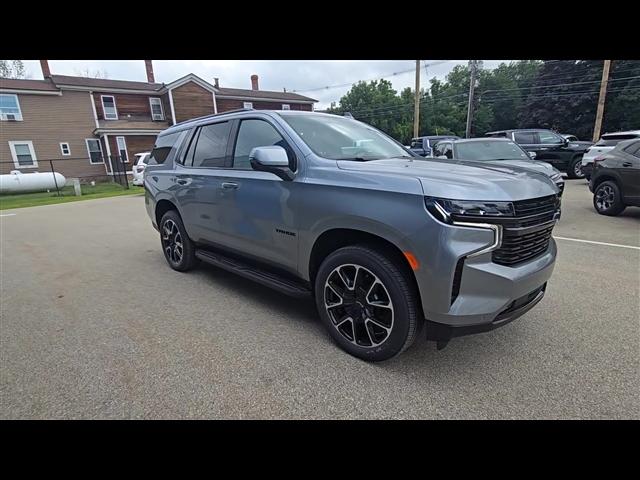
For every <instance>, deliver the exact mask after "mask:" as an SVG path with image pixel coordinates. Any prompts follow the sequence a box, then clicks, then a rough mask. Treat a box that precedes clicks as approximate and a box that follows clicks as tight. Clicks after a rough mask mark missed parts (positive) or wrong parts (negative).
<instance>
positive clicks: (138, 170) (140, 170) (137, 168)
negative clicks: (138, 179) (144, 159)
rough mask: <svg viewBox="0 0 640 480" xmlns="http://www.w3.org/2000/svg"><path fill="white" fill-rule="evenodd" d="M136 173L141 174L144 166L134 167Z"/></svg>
mask: <svg viewBox="0 0 640 480" xmlns="http://www.w3.org/2000/svg"><path fill="white" fill-rule="evenodd" d="M136 171H137V172H138V173H142V172H144V165H138V166H136Z"/></svg>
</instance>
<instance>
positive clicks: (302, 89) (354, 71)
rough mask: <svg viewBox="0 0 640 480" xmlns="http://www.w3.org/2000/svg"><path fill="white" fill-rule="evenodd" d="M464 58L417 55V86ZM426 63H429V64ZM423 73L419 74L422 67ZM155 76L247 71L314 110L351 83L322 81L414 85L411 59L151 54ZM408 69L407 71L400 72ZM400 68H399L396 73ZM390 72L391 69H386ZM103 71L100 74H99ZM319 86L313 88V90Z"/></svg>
mask: <svg viewBox="0 0 640 480" xmlns="http://www.w3.org/2000/svg"><path fill="white" fill-rule="evenodd" d="M505 61H506V62H508V60H484V68H489V69H491V68H495V67H497V66H498V65H499V64H500V63H501V62H505ZM467 62H468V60H447V61H443V60H423V61H422V65H423V68H422V69H421V72H420V75H421V76H420V80H421V86H422V87H423V88H424V87H425V86H428V85H429V83H428V80H429V79H430V78H433V77H436V78H438V79H443V78H444V77H445V76H446V75H447V73H449V71H451V69H452V68H453V67H454V66H455V65H466V64H467ZM430 63H433V64H434V65H432V66H429V64H430ZM425 64H426V65H427V67H426V75H425V67H424V65H425ZM24 66H25V71H26V73H27V75H28V77H27V78H32V79H42V71H41V69H40V62H39V61H38V60H24ZM49 67H50V69H51V73H53V74H58V75H81V74H83V72H86V71H87V70H88V72H89V73H90V74H91V76H95V72H97V71H100V72H101V73H102V74H105V73H106V78H110V79H113V80H134V81H142V82H144V81H146V74H145V67H144V61H143V60H108V61H107V60H49ZM153 70H154V73H155V80H156V82H159V83H170V82H172V81H174V80H176V79H178V78H180V77H182V76H184V75H187V74H188V73H195V74H196V75H198V76H199V77H201V78H202V79H204V80H206V81H207V82H210V83H212V84H213V79H214V78H215V77H218V78H219V84H220V86H221V87H229V88H247V89H249V88H251V80H250V77H251V75H252V74H256V75H258V77H259V85H260V90H273V91H282V90H283V89H284V88H286V89H287V91H288V92H291V91H296V92H298V93H300V94H301V95H305V96H308V97H311V98H315V99H317V100H318V103H317V104H316V106H315V109H316V110H323V109H325V108H327V107H329V105H330V104H331V102H336V103H337V102H338V101H339V100H340V97H341V96H342V95H344V94H345V93H347V92H348V91H349V88H350V87H351V85H347V86H341V87H335V88H329V89H326V88H323V87H326V86H333V85H342V84H346V83H349V84H351V83H355V82H357V81H359V80H367V81H368V80H373V79H379V78H380V77H388V76H389V77H388V78H387V80H390V81H391V82H392V83H393V88H394V89H396V90H397V91H398V92H400V91H401V90H402V89H404V88H405V87H411V88H414V86H415V76H414V73H415V60H380V61H370V60H353V61H350V60H335V61H329V60H310V61H307V60H273V61H271V60H154V61H153ZM407 70H409V71H408V72H405V71H407ZM400 72H404V73H400ZM394 73H396V75H392V74H394ZM103 76H104V75H103ZM318 88H320V89H319V90H316V89H318Z"/></svg>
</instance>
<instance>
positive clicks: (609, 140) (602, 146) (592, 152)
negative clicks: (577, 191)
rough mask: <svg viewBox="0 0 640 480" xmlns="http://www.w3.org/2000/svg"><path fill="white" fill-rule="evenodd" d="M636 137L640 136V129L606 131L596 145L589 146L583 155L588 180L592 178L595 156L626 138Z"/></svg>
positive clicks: (608, 150)
mask: <svg viewBox="0 0 640 480" xmlns="http://www.w3.org/2000/svg"><path fill="white" fill-rule="evenodd" d="M634 138H640V130H631V131H628V132H617V133H605V134H604V135H602V137H600V140H598V142H597V143H596V144H595V145H593V146H591V147H589V149H588V150H587V151H586V152H585V153H584V156H583V157H582V171H583V172H584V174H585V177H587V180H591V172H592V170H593V160H594V158H596V157H599V156H602V155H604V154H605V153H608V152H610V151H611V150H613V148H614V147H615V146H616V145H618V143H620V142H623V141H624V140H632V139H634Z"/></svg>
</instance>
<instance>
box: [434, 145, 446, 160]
mask: <svg viewBox="0 0 640 480" xmlns="http://www.w3.org/2000/svg"><path fill="white" fill-rule="evenodd" d="M444 145H445V144H444V143H437V144H436V145H435V146H434V147H433V156H434V157H437V156H438V155H444Z"/></svg>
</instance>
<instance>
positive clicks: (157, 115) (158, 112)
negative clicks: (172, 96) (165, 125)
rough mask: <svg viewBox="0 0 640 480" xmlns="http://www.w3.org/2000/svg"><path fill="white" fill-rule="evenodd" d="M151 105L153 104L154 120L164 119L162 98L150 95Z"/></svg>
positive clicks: (152, 114)
mask: <svg viewBox="0 0 640 480" xmlns="http://www.w3.org/2000/svg"><path fill="white" fill-rule="evenodd" d="M149 105H151V118H152V119H153V120H164V112H163V111H162V100H160V98H159V97H149Z"/></svg>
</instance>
